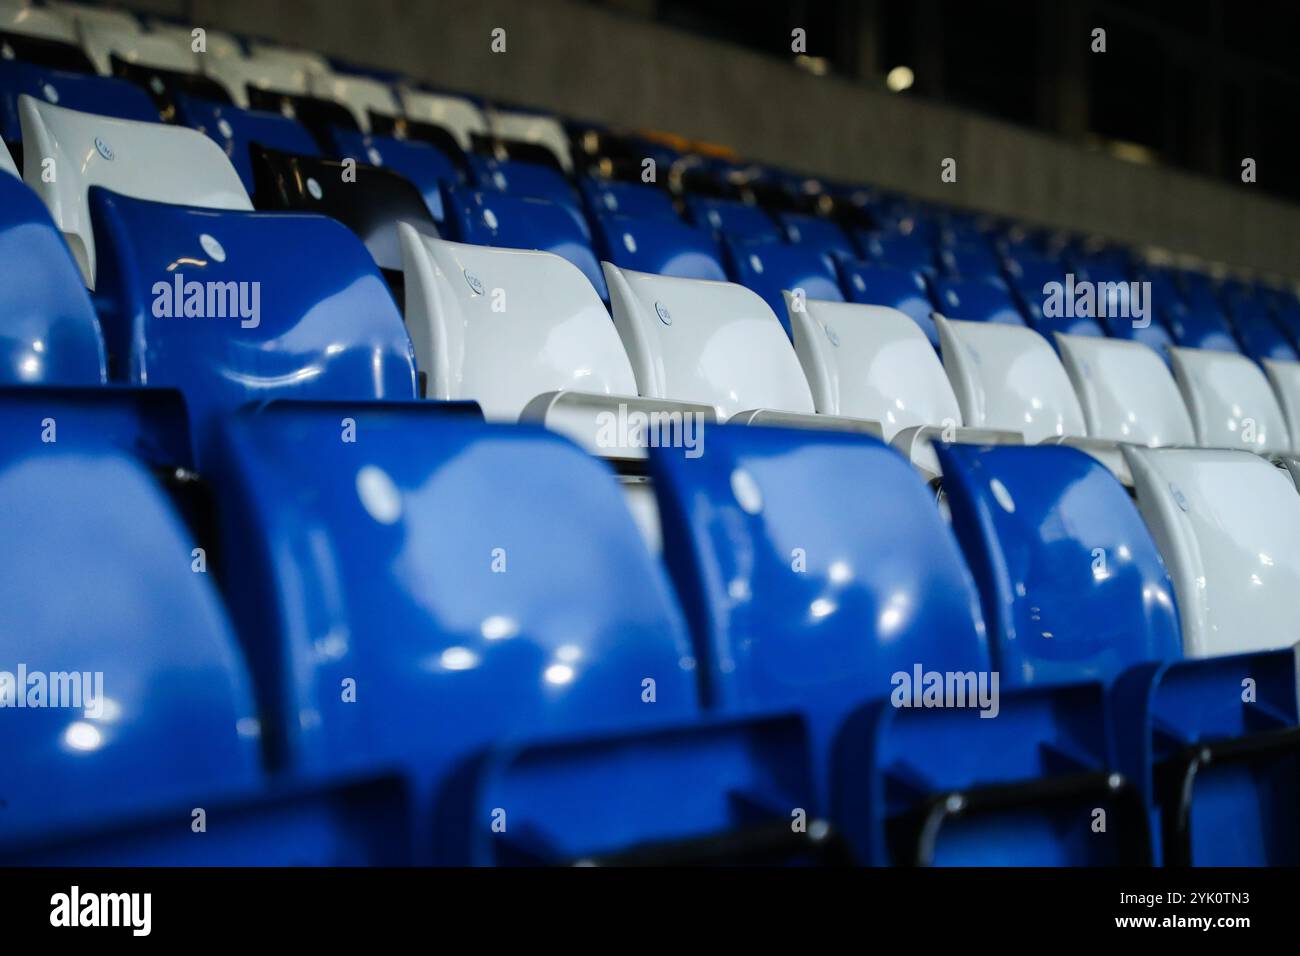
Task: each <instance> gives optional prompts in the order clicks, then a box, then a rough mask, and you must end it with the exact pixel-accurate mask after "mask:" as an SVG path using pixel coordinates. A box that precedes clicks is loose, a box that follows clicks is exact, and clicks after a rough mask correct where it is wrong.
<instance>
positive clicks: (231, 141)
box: [174, 93, 320, 195]
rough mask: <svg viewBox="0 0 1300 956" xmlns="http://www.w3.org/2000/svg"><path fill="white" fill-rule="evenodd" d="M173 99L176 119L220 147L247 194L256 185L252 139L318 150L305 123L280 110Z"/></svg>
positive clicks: (309, 152) (292, 149)
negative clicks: (270, 110)
mask: <svg viewBox="0 0 1300 956" xmlns="http://www.w3.org/2000/svg"><path fill="white" fill-rule="evenodd" d="M174 102H175V105H176V117H177V121H178V122H180V123H183V124H184V125H186V126H188V127H190V128H191V129H196V130H198V131H199V132H200V133H205V134H206V135H207V136H209V137H210V138H211V139H212V141H213V142H215V143H216V144H217V145H218V146H220V147H221V148H222V150H223V151H224V152H225V154H226V156H227V158H229V160H230V163H231V165H232V166H234V167H235V172H237V173H239V180H240V182H242V183H243V184H244V189H246V190H247V191H248V193H249V194H250V195H252V194H253V191H254V188H255V183H254V181H253V159H252V154H251V153H250V151H249V150H250V147H251V146H252V145H253V144H254V143H259V144H261V145H262V146H266V147H268V148H270V149H276V150H280V151H281V152H285V153H297V154H298V155H300V156H316V155H317V154H319V152H320V147H319V146H318V145H317V144H316V140H315V139H314V138H313V137H312V135H311V133H309V132H307V128H306V127H305V126H303V125H302V124H301V123H299V122H297V121H296V120H291V119H289V118H288V117H287V116H281V115H280V114H279V113H267V112H265V111H263V110H245V109H240V108H239V107H238V106H232V105H230V104H229V103H217V102H213V101H212V100H205V99H201V98H199V97H191V96H186V95H185V94H183V93H178V94H176V95H175V97H174Z"/></svg>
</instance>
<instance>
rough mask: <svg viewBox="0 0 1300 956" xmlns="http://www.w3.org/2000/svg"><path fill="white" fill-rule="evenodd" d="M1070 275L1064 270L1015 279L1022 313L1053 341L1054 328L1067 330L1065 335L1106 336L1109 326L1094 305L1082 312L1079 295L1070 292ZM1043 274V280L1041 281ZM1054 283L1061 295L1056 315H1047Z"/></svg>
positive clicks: (1062, 330) (1055, 329)
mask: <svg viewBox="0 0 1300 956" xmlns="http://www.w3.org/2000/svg"><path fill="white" fill-rule="evenodd" d="M1069 275H1070V273H1069V272H1068V271H1064V270H1063V271H1062V272H1061V273H1058V274H1057V275H1055V276H1050V275H1049V276H1046V277H1045V276H1042V275H1040V276H1037V277H1035V279H1034V280H1033V281H1032V282H1030V281H1027V280H1025V279H1020V280H1019V281H1016V282H1015V292H1016V294H1017V295H1018V297H1019V299H1020V305H1021V308H1022V309H1023V315H1025V316H1028V318H1029V323H1028V324H1029V325H1030V326H1032V327H1033V328H1034V329H1036V330H1037V331H1039V332H1041V333H1042V334H1043V335H1045V336H1047V339H1048V341H1053V340H1052V333H1054V332H1064V333H1065V334H1066V335H1094V336H1104V335H1105V334H1106V330H1105V328H1103V327H1102V324H1101V321H1100V320H1099V319H1098V317H1097V312H1098V310H1097V309H1096V308H1095V307H1093V308H1086V307H1085V308H1084V309H1083V310H1082V313H1081V312H1080V309H1079V307H1078V306H1079V300H1078V298H1077V296H1074V297H1072V296H1071V295H1070V294H1069V290H1070V289H1072V288H1073V286H1070V285H1067V280H1068V276H1069ZM1040 278H1041V279H1044V281H1042V282H1039V281H1038V279H1040ZM1051 283H1056V284H1057V285H1059V286H1060V298H1059V301H1058V302H1057V314H1055V315H1047V314H1045V312H1044V309H1045V307H1046V305H1047V303H1048V301H1049V300H1050V299H1051V298H1052V297H1053V294H1054V292H1055V290H1051V291H1049V290H1050V289H1051V285H1050V284H1051Z"/></svg>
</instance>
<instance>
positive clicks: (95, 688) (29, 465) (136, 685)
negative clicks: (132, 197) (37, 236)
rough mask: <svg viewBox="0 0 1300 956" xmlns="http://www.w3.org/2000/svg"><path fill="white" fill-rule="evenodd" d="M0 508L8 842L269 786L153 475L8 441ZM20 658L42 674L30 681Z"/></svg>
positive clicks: (240, 677) (199, 579) (233, 659)
mask: <svg viewBox="0 0 1300 956" xmlns="http://www.w3.org/2000/svg"><path fill="white" fill-rule="evenodd" d="M6 208H7V207H6ZM106 502H111V507H105V504H106ZM0 514H3V515H4V517H3V519H0V524H2V525H3V528H4V535H5V540H7V541H9V542H11V546H10V547H9V548H7V549H6V557H5V561H4V573H3V574H0V602H3V606H4V608H5V621H6V629H7V630H8V633H7V635H6V638H5V657H6V663H5V670H6V671H9V673H8V674H7V675H6V677H8V678H9V681H11V682H10V683H6V686H4V687H3V688H0V695H4V696H8V697H9V700H7V701H6V704H7V706H6V707H5V710H4V715H5V717H4V720H2V721H0V748H2V749H3V751H4V754H5V766H6V768H7V769H6V772H5V774H4V778H3V781H0V800H3V801H4V807H5V812H4V813H3V814H2V815H0V840H3V841H5V842H12V841H13V840H15V839H23V840H32V839H36V838H38V837H42V836H43V837H46V838H53V839H56V840H62V841H66V840H68V839H69V837H70V835H71V834H75V833H76V832H77V831H78V830H79V829H96V828H112V827H113V826H115V825H118V824H123V823H126V822H129V821H132V820H135V819H138V818H141V817H146V818H147V817H150V816H154V815H157V814H159V813H162V812H174V811H175V810H176V808H177V805H178V804H179V805H183V806H192V805H206V804H205V803H198V804H192V803H189V802H185V803H182V801H192V800H195V799H196V798H197V799H200V800H202V801H206V800H209V799H211V798H212V795H213V794H215V793H225V794H229V793H237V792H239V791H241V790H243V791H245V792H247V791H248V790H251V789H252V788H253V787H254V786H256V785H257V784H258V783H259V782H260V779H259V772H260V768H259V754H258V751H259V745H258V744H259V741H258V734H259V729H258V720H257V718H258V714H257V712H256V711H255V709H254V707H253V696H252V693H251V688H250V682H249V679H248V676H247V673H246V670H245V665H244V662H243V660H242V658H241V655H240V654H239V650H238V645H237V644H236V642H235V638H234V635H233V634H232V632H231V629H230V625H229V621H228V619H227V616H226V613H225V611H224V609H223V608H222V606H221V600H220V598H219V597H218V595H217V590H216V587H215V586H214V584H213V581H212V576H211V575H209V574H195V573H194V571H193V568H192V566H191V564H192V561H193V555H192V550H193V548H194V547H195V544H196V542H195V541H194V539H193V538H192V536H191V535H190V533H189V532H188V531H187V530H186V528H185V526H184V524H183V522H182V521H181V519H180V517H179V516H178V515H177V514H176V512H175V510H174V509H173V507H172V506H171V504H170V503H169V502H168V500H167V498H166V495H165V494H164V493H163V492H162V490H161V488H160V487H159V485H158V484H157V482H156V481H155V479H154V478H153V476H152V475H150V474H149V472H148V471H147V470H146V469H145V468H144V467H143V466H142V465H141V464H139V463H138V462H137V461H135V460H134V459H133V458H131V457H129V456H128V455H126V454H123V453H120V452H115V451H110V450H108V449H101V450H99V451H97V452H96V453H94V454H87V453H86V452H85V450H84V449H82V450H76V449H72V448H67V447H65V445H64V444H63V443H59V444H49V445H45V446H41V447H40V450H39V451H28V452H27V453H25V454H24V453H16V450H15V449H14V448H12V447H10V448H6V449H5V451H4V454H3V455H0ZM54 595H57V599H55V598H53V596H54ZM16 665H21V666H23V667H26V668H30V670H29V671H28V673H27V674H26V678H25V680H24V681H23V683H21V684H19V683H18V682H17V680H16V679H15V678H16V675H15V672H14V671H10V670H9V669H10V668H11V667H15V666H16ZM59 675H62V676H61V677H60V676H59ZM37 677H42V678H45V679H46V681H47V686H46V693H47V696H44V700H45V706H30V705H29V706H26V707H24V708H22V709H18V708H15V707H13V706H12V705H13V703H14V701H15V700H16V697H17V695H18V694H22V695H24V697H26V698H27V700H28V701H29V703H30V701H31V699H32V698H31V696H30V695H31V693H32V688H33V686H35V685H34V682H35V680H36V679H37ZM56 699H57V700H58V701H59V702H60V703H58V704H57V705H56V704H55V703H54V702H55V700H56Z"/></svg>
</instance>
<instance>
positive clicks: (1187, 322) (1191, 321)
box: [1167, 304, 1241, 352]
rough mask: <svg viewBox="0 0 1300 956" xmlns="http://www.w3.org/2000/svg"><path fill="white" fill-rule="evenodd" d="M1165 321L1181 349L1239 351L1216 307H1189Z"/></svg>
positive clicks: (1221, 311)
mask: <svg viewBox="0 0 1300 956" xmlns="http://www.w3.org/2000/svg"><path fill="white" fill-rule="evenodd" d="M1167 321H1168V325H1169V330H1170V331H1171V332H1172V333H1173V336H1174V341H1175V342H1177V343H1178V344H1179V345H1181V346H1183V347H1184V348H1191V349H1213V350H1215V351H1219V352H1240V351H1241V346H1240V345H1239V344H1238V343H1237V339H1236V337H1235V336H1234V335H1233V334H1232V326H1230V325H1229V324H1228V320H1227V318H1226V317H1225V316H1224V314H1223V310H1222V309H1220V308H1219V307H1218V306H1217V305H1213V304H1211V305H1208V306H1204V307H1202V306H1197V305H1189V306H1187V308H1185V309H1176V310H1175V311H1174V312H1173V314H1172V315H1170V316H1169V317H1168V320H1167Z"/></svg>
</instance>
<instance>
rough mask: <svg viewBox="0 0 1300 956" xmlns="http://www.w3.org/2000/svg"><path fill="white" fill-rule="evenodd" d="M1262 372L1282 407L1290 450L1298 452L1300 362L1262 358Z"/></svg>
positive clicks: (1299, 446)
mask: <svg viewBox="0 0 1300 956" xmlns="http://www.w3.org/2000/svg"><path fill="white" fill-rule="evenodd" d="M1264 374H1265V375H1267V376H1268V382H1269V384H1270V385H1272V386H1273V395H1274V397H1276V398H1277V403H1278V405H1280V406H1281V407H1282V415H1283V417H1284V418H1285V419H1286V424H1287V434H1289V435H1290V436H1291V450H1292V451H1293V452H1296V453H1297V454H1300V362H1286V361H1282V360H1280V359H1269V358H1266V359H1264Z"/></svg>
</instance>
